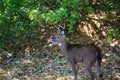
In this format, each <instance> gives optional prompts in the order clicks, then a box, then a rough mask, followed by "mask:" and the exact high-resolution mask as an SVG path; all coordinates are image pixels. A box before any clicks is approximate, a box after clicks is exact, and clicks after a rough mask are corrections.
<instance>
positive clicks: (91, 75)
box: [86, 63, 94, 80]
mask: <svg viewBox="0 0 120 80" xmlns="http://www.w3.org/2000/svg"><path fill="white" fill-rule="evenodd" d="M86 69H87V71H88V73H89V76H90V80H94V73H93V72H92V64H91V63H87V64H86Z"/></svg>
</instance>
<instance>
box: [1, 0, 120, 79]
mask: <svg viewBox="0 0 120 80" xmlns="http://www.w3.org/2000/svg"><path fill="white" fill-rule="evenodd" d="M57 25H65V26H66V27H65V33H66V36H67V40H68V42H70V43H77V44H89V43H95V44H96V45H98V46H99V47H100V48H101V50H102V53H103V63H102V65H103V66H102V70H103V73H104V78H106V80H119V79H120V62H119V61H120V59H119V57H120V0H1V1H0V79H1V80H6V79H7V80H21V79H22V80H23V79H25V80H30V79H31V80H53V79H55V80H56V79H57V80H59V79H61V80H62V79H68V80H70V79H72V78H73V76H71V75H72V74H73V73H72V70H71V68H70V67H69V64H68V63H67V61H66V58H65V56H64V55H63V54H61V52H60V50H59V48H58V47H49V46H48V45H49V40H50V38H51V36H53V35H54V34H55V33H56V29H55V27H56V26H57ZM83 66H84V65H83ZM85 75H88V74H87V73H86V72H85V69H84V68H83V67H81V68H80V70H79V78H83V80H84V79H85V80H86V79H88V78H87V77H85Z"/></svg>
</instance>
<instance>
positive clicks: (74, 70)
mask: <svg viewBox="0 0 120 80" xmlns="http://www.w3.org/2000/svg"><path fill="white" fill-rule="evenodd" d="M71 67H72V70H73V73H74V78H75V80H77V69H76V66H75V64H73V63H71Z"/></svg>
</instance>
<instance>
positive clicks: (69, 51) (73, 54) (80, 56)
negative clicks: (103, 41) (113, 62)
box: [50, 31, 102, 80]
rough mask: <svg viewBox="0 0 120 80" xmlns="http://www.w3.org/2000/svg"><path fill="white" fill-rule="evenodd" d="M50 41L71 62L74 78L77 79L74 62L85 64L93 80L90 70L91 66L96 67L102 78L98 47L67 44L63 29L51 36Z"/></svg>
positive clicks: (100, 57)
mask: <svg viewBox="0 0 120 80" xmlns="http://www.w3.org/2000/svg"><path fill="white" fill-rule="evenodd" d="M50 43H51V44H57V45H59V46H60V48H61V51H62V52H63V53H64V54H65V56H66V57H67V60H68V61H69V62H70V64H71V67H72V70H73V72H74V77H75V80H78V79H77V69H76V64H77V63H80V62H83V63H84V64H85V67H86V69H87V71H88V73H89V75H90V80H94V74H93V72H92V67H93V66H95V68H96V72H97V75H98V76H99V77H100V78H101V79H102V74H101V70H100V66H101V60H102V56H101V51H100V49H99V48H98V47H97V46H96V45H94V44H89V45H78V44H68V43H67V41H66V38H65V35H64V32H63V31H61V32H60V33H59V35H56V36H55V37H53V39H52V40H51V41H50Z"/></svg>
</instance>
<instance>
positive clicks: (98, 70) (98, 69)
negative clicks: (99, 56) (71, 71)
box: [95, 61, 103, 80]
mask: <svg viewBox="0 0 120 80" xmlns="http://www.w3.org/2000/svg"><path fill="white" fill-rule="evenodd" d="M95 69H96V72H97V76H98V77H99V79H100V80H103V77H102V72H101V69H100V63H98V61H96V63H95Z"/></svg>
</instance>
